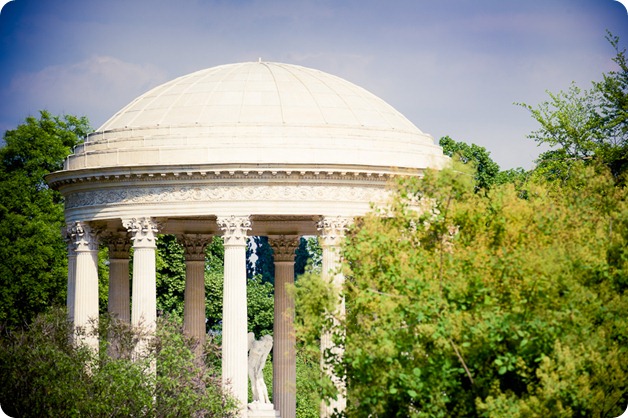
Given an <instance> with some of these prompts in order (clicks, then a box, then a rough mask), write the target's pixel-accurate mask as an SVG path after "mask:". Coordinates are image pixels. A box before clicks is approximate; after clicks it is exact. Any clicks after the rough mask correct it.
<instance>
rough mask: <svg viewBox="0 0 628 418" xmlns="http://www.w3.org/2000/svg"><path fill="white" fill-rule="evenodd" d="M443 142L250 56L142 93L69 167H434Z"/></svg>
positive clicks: (369, 103) (347, 86)
mask: <svg viewBox="0 0 628 418" xmlns="http://www.w3.org/2000/svg"><path fill="white" fill-rule="evenodd" d="M445 161H446V157H444V156H443V154H442V151H441V149H440V147H438V146H436V145H435V144H434V140H433V138H432V137H431V136H429V135H427V134H424V133H423V132H421V131H420V130H419V129H418V128H417V127H416V126H414V125H413V124H412V123H411V122H410V121H408V119H406V118H405V117H404V116H403V115H402V114H401V113H399V112H398V111H396V110H395V109H394V108H393V107H391V106H390V105H388V104H387V103H386V102H384V101H383V100H381V99H380V98H378V97H377V96H375V95H373V94H372V93H369V92H368V91H366V90H364V89H363V88H361V87H358V86H356V85H354V84H352V83H350V82H348V81H346V80H343V79H341V78H339V77H336V76H333V75H330V74H327V73H324V72H322V71H318V70H313V69H309V68H304V67H300V66H296V65H288V64H280V63H270V62H248V63H239V64H230V65H222V66H218V67H213V68H209V69H205V70H201V71H198V72H195V73H192V74H189V75H186V76H183V77H179V78H177V79H175V80H172V81H169V82H167V83H165V84H162V85H160V86H158V87H156V88H154V89H152V90H150V91H149V92H147V93H145V94H143V95H141V96H139V97H138V98H136V99H135V100H133V101H132V102H131V103H130V104H129V105H127V106H126V107H124V108H123V109H122V110H120V111H119V112H118V113H116V114H115V115H114V116H113V117H112V118H111V119H109V120H108V121H107V122H105V123H104V124H103V125H102V126H101V127H100V128H99V129H98V130H97V131H96V132H94V133H92V134H90V135H89V137H88V138H87V140H86V141H85V143H84V144H83V145H81V146H79V147H77V149H76V150H75V153H74V154H73V155H72V156H70V157H69V159H68V160H67V162H66V168H65V169H66V170H75V169H89V168H103V167H114V166H115V167H128V166H132V167H138V166H140V167H141V166H147V165H151V166H155V165H158V166H166V165H190V164H202V165H205V164H209V165H212V164H258V165H268V164H306V165H312V164H313V165H321V166H328V165H345V166H347V165H359V166H386V167H400V168H401V167H403V168H418V169H422V168H425V167H435V168H440V167H442V165H443V164H444V163H445Z"/></svg>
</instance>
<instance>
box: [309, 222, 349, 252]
mask: <svg viewBox="0 0 628 418" xmlns="http://www.w3.org/2000/svg"><path fill="white" fill-rule="evenodd" d="M351 224H353V218H351V217H346V216H336V217H324V218H323V219H321V220H320V221H318V222H317V224H316V227H317V229H318V230H319V232H320V233H321V240H322V242H321V245H322V246H338V245H340V242H341V241H342V239H343V238H344V236H345V232H346V231H347V229H348V228H349V226H350V225H351Z"/></svg>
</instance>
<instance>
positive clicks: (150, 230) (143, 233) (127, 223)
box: [122, 218, 159, 248]
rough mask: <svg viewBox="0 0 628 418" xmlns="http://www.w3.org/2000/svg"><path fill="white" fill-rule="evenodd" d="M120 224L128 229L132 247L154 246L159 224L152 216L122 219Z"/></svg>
mask: <svg viewBox="0 0 628 418" xmlns="http://www.w3.org/2000/svg"><path fill="white" fill-rule="evenodd" d="M122 225H123V226H124V227H125V228H126V229H127V230H128V231H129V233H130V235H131V241H133V247H135V248H142V247H149V248H153V247H155V243H156V241H157V236H156V234H157V232H159V224H158V223H157V221H156V220H155V219H153V218H131V219H123V220H122Z"/></svg>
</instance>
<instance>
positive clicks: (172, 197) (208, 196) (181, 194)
mask: <svg viewBox="0 0 628 418" xmlns="http://www.w3.org/2000/svg"><path fill="white" fill-rule="evenodd" d="M388 197H389V192H388V191H387V190H385V189H384V188H381V187H368V186H349V185H337V186H324V185H312V186H306V185H296V184H284V185H280V184H277V185H272V186H269V185H255V184H248V185H218V186H217V185H207V186H198V185H195V186H185V185H182V186H163V187H125V188H116V189H109V190H107V189H104V190H103V189H101V190H89V191H80V192H76V193H69V194H68V195H67V196H66V201H65V207H66V209H75V208H82V207H90V206H101V205H112V204H115V205H138V204H146V203H175V202H184V201H188V202H195V201H197V202H203V201H210V202H215V201H251V200H263V201H267V200H280V201H295V200H296V201H332V202H338V201H349V202H374V203H382V202H386V201H387V199H388Z"/></svg>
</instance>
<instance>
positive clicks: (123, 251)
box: [101, 232, 131, 259]
mask: <svg viewBox="0 0 628 418" xmlns="http://www.w3.org/2000/svg"><path fill="white" fill-rule="evenodd" d="M101 240H102V242H103V243H104V244H106V245H107V247H109V258H122V259H126V258H129V250H130V248H131V242H130V241H129V238H128V237H127V234H121V233H118V232H109V233H106V234H104V235H103V236H102V238H101Z"/></svg>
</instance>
